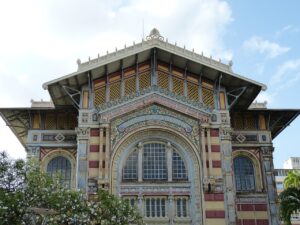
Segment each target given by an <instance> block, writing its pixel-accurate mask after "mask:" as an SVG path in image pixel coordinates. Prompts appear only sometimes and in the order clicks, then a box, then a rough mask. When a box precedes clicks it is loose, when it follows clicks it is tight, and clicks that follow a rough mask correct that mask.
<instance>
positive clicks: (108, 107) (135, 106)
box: [97, 86, 212, 123]
mask: <svg viewBox="0 0 300 225" xmlns="http://www.w3.org/2000/svg"><path fill="white" fill-rule="evenodd" d="M152 104H159V105H162V106H165V107H167V108H170V109H173V110H175V111H178V112H179V113H182V114H185V115H187V116H189V117H193V118H195V119H197V120H198V121H200V122H201V123H207V122H209V118H210V115H211V111H212V110H211V109H210V108H208V107H206V106H204V105H203V104H202V103H198V102H194V101H191V100H188V99H187V98H186V97H184V96H178V95H175V94H174V93H171V92H169V91H166V90H162V89H159V88H158V87H156V86H152V87H149V88H148V89H146V90H144V91H142V92H140V93H137V94H135V95H130V96H125V97H123V98H122V99H119V100H118V101H114V102H108V103H106V104H104V105H102V106H100V107H98V108H97V111H98V114H99V116H100V120H101V121H102V122H109V121H111V120H112V119H113V118H116V117H120V116H122V115H124V114H128V113H130V112H132V111H135V110H139V109H142V108H145V107H146V106H149V105H152Z"/></svg>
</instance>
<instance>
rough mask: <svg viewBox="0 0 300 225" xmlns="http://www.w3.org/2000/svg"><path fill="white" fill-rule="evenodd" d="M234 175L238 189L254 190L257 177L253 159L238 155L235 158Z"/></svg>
mask: <svg viewBox="0 0 300 225" xmlns="http://www.w3.org/2000/svg"><path fill="white" fill-rule="evenodd" d="M233 162H234V177H235V186H236V190H237V191H254V190H255V177H254V167H253V164H252V162H251V160H250V159H249V158H247V157H245V156H238V157H236V158H235V159H234V160H233Z"/></svg>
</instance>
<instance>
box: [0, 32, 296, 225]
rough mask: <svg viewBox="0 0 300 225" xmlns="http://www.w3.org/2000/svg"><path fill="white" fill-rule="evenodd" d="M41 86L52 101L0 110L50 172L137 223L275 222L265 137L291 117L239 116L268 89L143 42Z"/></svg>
mask: <svg viewBox="0 0 300 225" xmlns="http://www.w3.org/2000/svg"><path fill="white" fill-rule="evenodd" d="M77 63H78V71H76V72H74V73H72V74H69V75H66V76H62V77H60V78H58V79H56V80H53V81H50V82H47V83H45V84H44V85H43V87H44V89H47V90H48V91H49V93H50V96H51V99H52V102H50V103H49V102H33V103H32V107H30V108H4V109H0V112H1V116H2V117H3V118H4V120H5V121H6V123H7V124H8V125H9V126H10V127H11V129H12V131H13V132H14V133H15V135H16V136H17V137H18V138H19V140H20V141H21V143H22V144H23V145H24V147H25V148H26V151H27V154H28V157H36V158H38V159H39V160H40V161H41V164H42V168H43V169H44V170H45V171H47V172H48V173H49V174H53V173H55V172H57V171H60V172H61V173H62V175H63V177H64V179H65V182H66V184H67V185H68V186H69V187H70V188H77V189H82V190H84V191H86V192H87V193H88V194H89V195H93V193H95V192H96V191H97V189H98V188H106V189H108V190H109V191H110V192H112V193H114V194H116V195H118V196H120V197H122V198H125V199H128V200H129V202H130V203H131V204H132V205H134V206H136V207H138V209H139V210H140V211H141V214H142V215H143V216H144V219H145V222H146V223H147V224H160V225H163V224H193V225H200V224H201V225H204V224H205V225H213V224H218V225H223V224H224V225H225V224H232V225H233V224H240V225H246V224H247V225H250V224H256V225H268V224H272V225H277V224H279V222H278V215H277V205H276V187H275V180H274V173H273V172H274V171H273V170H274V168H273V159H272V154H273V150H274V149H273V146H272V140H273V139H274V138H275V137H276V136H277V135H278V134H279V133H280V132H281V131H282V130H283V129H284V128H285V127H286V125H288V124H289V123H291V122H292V121H293V120H294V119H295V118H296V117H297V116H298V114H299V110H279V109H267V108H265V107H261V106H258V105H257V104H256V105H252V107H249V106H250V105H251V103H252V102H253V101H254V99H255V98H256V97H257V95H258V94H259V92H260V91H262V90H265V89H266V86H265V85H263V84H261V83H259V82H256V81H253V80H250V79H248V78H245V77H242V76H240V75H238V74H236V73H234V72H233V71H232V68H231V66H232V63H229V65H227V64H224V63H222V62H221V61H216V60H213V59H212V58H207V57H205V56H203V54H201V55H199V54H197V53H195V52H194V51H189V50H187V49H185V48H180V47H178V46H176V44H175V45H173V44H170V43H168V41H167V40H164V38H163V37H162V36H160V34H159V32H158V31H157V30H156V29H153V30H152V31H151V33H150V35H149V36H148V37H147V38H146V40H142V42H141V43H138V44H133V46H129V47H126V46H125V47H124V49H122V50H117V49H116V51H115V52H113V53H107V54H106V55H104V56H101V57H100V56H98V58H95V59H92V60H89V61H87V62H84V63H81V62H80V60H78V62H77Z"/></svg>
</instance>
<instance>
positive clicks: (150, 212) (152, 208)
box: [145, 197, 166, 217]
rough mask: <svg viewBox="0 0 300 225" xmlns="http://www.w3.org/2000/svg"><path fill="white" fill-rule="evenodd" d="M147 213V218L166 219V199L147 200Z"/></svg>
mask: <svg viewBox="0 0 300 225" xmlns="http://www.w3.org/2000/svg"><path fill="white" fill-rule="evenodd" d="M145 212H146V213H145V214H146V217H165V216H166V199H165V198H162V197H157V198H146V200H145Z"/></svg>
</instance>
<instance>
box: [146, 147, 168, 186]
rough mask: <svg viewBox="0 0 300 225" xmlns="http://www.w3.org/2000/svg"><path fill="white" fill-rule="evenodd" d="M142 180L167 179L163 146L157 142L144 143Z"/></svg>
mask: <svg viewBox="0 0 300 225" xmlns="http://www.w3.org/2000/svg"><path fill="white" fill-rule="evenodd" d="M143 178H144V180H164V179H167V162H166V153H165V146H164V145H163V144H159V143H150V144H145V145H144V153H143Z"/></svg>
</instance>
